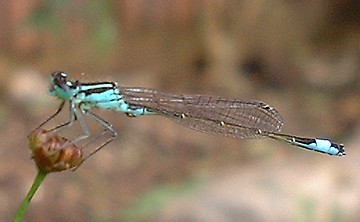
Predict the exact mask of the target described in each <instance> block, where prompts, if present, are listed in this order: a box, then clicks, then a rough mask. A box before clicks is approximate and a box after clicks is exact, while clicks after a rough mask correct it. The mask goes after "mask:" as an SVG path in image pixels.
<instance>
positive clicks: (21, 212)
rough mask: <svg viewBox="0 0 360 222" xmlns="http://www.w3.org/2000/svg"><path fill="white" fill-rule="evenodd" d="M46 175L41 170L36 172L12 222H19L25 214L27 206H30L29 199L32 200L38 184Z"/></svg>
mask: <svg viewBox="0 0 360 222" xmlns="http://www.w3.org/2000/svg"><path fill="white" fill-rule="evenodd" d="M47 174H48V173H47V172H44V171H42V170H39V171H38V173H37V175H36V177H35V180H34V182H33V184H32V186H31V188H30V190H29V192H28V193H27V195H26V197H25V198H24V200H23V202H22V203H21V205H20V207H19V209H18V210H17V212H16V215H15V218H14V222H19V221H21V220H22V218H23V216H24V214H25V212H26V209H27V208H28V206H29V204H30V201H31V199H32V198H33V196H34V194H35V192H36V191H37V189H38V188H39V187H40V184H41V183H42V181H43V180H44V179H45V177H46V175H47Z"/></svg>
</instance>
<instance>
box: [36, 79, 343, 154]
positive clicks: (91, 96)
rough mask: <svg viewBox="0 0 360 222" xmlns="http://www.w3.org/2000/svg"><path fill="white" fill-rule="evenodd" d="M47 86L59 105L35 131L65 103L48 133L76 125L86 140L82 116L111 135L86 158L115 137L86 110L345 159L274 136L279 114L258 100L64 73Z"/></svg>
mask: <svg viewBox="0 0 360 222" xmlns="http://www.w3.org/2000/svg"><path fill="white" fill-rule="evenodd" d="M50 83H51V87H50V93H51V95H53V96H56V97H57V98H59V99H60V100H62V102H61V104H60V107H59V109H58V110H57V111H56V113H55V114H53V115H52V116H51V117H50V118H49V119H47V120H46V121H45V122H44V123H42V124H41V125H40V126H39V127H41V126H42V125H44V124H45V123H46V122H48V121H49V120H50V119H52V118H53V117H55V116H56V115H57V114H59V113H60V111H61V110H62V109H63V107H64V105H65V103H66V102H69V107H70V119H69V121H68V122H66V123H64V124H62V125H60V126H57V127H56V128H54V130H57V129H60V128H62V127H64V126H68V125H71V124H72V123H74V122H75V121H76V120H79V122H80V125H81V127H82V129H83V131H84V135H83V136H81V137H79V138H78V139H77V140H81V139H85V138H87V137H89V135H90V133H89V130H88V127H87V125H86V123H85V121H84V119H83V117H82V116H83V115H86V116H88V117H90V118H92V119H93V120H95V121H96V122H98V123H99V124H100V125H102V126H103V127H104V129H105V130H108V131H110V132H111V134H112V136H111V138H109V139H108V140H107V141H106V142H104V143H103V144H102V145H100V146H99V147H97V148H96V149H95V150H94V151H93V152H92V153H91V154H90V155H89V156H91V155H92V154H94V153H95V152H97V151H99V150H100V149H101V148H102V147H104V146H105V145H106V144H108V143H110V142H111V141H112V140H113V139H114V138H115V137H116V136H117V133H116V131H115V130H114V129H113V127H112V125H111V124H110V123H108V122H107V121H105V120H104V119H102V118H101V117H99V116H98V115H96V114H94V113H92V112H91V111H90V110H91V109H92V108H100V109H110V110H115V111H119V112H122V113H125V114H126V115H128V116H129V117H137V116H142V115H161V116H164V117H167V118H169V119H171V120H173V121H175V122H177V123H179V124H181V125H183V126H186V127H188V128H191V129H194V130H197V131H200V132H203V133H212V134H218V135H221V136H228V137H234V138H239V139H252V138H264V137H267V138H272V139H275V140H278V141H282V142H286V143H289V144H291V145H295V146H298V147H302V148H305V149H308V150H314V151H317V152H321V153H326V154H329V155H335V156H342V155H345V149H344V145H342V144H337V143H334V142H332V141H331V140H329V139H322V138H303V137H298V136H292V135H287V134H282V133H280V132H281V128H282V125H283V119H282V117H281V115H280V114H279V112H278V111H277V110H276V109H274V108H273V107H271V106H269V105H268V104H266V103H264V102H261V101H256V100H254V101H242V100H238V99H225V98H221V97H214V96H203V95H176V94H170V93H164V92H160V91H156V90H153V89H147V88H135V87H120V86H118V85H117V84H116V83H115V82H93V83H81V82H79V81H70V80H68V78H67V74H66V73H64V72H54V73H53V74H52V75H51V77H50ZM73 142H75V141H73ZM89 156H88V157H89Z"/></svg>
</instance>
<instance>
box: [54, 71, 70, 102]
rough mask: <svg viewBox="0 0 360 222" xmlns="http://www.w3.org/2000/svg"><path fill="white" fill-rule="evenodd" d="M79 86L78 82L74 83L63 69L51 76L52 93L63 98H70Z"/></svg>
mask: <svg viewBox="0 0 360 222" xmlns="http://www.w3.org/2000/svg"><path fill="white" fill-rule="evenodd" d="M76 86H77V83H76V82H75V83H73V82H71V81H70V80H68V79H67V74H66V73H65V72H62V71H57V72H54V73H52V74H51V77H50V89H49V92H50V94H51V95H53V96H56V97H58V98H60V99H62V100H69V99H70V98H71V97H72V96H73V94H72V90H74V89H75V88H76Z"/></svg>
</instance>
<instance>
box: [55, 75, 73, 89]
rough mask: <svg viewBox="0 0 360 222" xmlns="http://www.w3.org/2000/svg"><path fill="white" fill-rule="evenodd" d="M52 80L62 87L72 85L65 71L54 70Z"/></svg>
mask: <svg viewBox="0 0 360 222" xmlns="http://www.w3.org/2000/svg"><path fill="white" fill-rule="evenodd" d="M52 81H53V84H54V85H57V86H58V87H60V88H63V89H65V88H66V89H67V88H69V87H71V86H72V84H70V83H69V82H68V80H67V74H66V73H65V72H61V71H59V72H54V73H53V74H52Z"/></svg>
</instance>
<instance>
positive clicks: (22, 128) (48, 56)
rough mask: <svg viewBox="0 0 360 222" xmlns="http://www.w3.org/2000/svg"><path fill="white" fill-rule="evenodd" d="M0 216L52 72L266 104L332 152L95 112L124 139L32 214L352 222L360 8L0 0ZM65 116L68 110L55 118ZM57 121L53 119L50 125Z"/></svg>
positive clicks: (43, 110) (10, 205)
mask: <svg viewBox="0 0 360 222" xmlns="http://www.w3.org/2000/svg"><path fill="white" fill-rule="evenodd" d="M0 6H1V7H0V15H1V16H0V18H1V20H0V48H1V50H0V70H1V71H0V76H1V81H0V90H1V94H0V97H1V100H0V130H1V134H0V142H1V148H0V166H1V167H0V217H1V221H10V220H11V218H12V217H13V216H14V214H15V211H16V209H17V207H18V206H19V204H20V202H21V200H22V198H23V197H24V196H25V194H26V192H27V190H28V189H29V187H30V185H31V182H32V179H33V178H34V176H35V174H36V168H35V165H34V163H33V162H32V160H30V150H29V149H28V147H27V139H26V136H27V134H28V133H29V132H30V131H31V130H32V129H33V128H35V127H36V126H37V125H38V124H40V123H41V122H42V121H43V120H45V119H46V118H47V117H48V116H50V115H51V114H52V113H53V112H55V110H56V108H57V106H58V102H59V101H57V100H56V99H55V98H52V97H50V96H49V95H48V93H47V90H48V89H47V87H48V77H49V74H50V73H52V72H53V71H57V70H63V71H66V72H68V73H69V75H70V78H71V79H73V80H76V79H80V80H81V81H104V80H106V81H117V82H118V83H119V85H123V86H143V87H149V88H156V89H159V90H162V91H169V92H173V93H188V94H189V93H192V94H209V95H221V96H224V97H235V98H243V99H259V100H263V101H265V102H267V103H269V104H271V105H272V106H274V107H276V109H277V110H279V112H280V113H281V114H282V115H283V117H284V121H285V124H284V128H283V131H284V132H286V133H290V134H296V135H299V136H310V137H311V136H320V137H322V136H323V137H329V138H333V139H334V140H335V141H337V142H342V143H344V144H345V147H346V150H347V154H348V155H347V156H345V157H331V156H328V155H322V154H319V153H315V152H310V151H305V150H301V149H296V148H294V147H292V146H289V145H286V144H282V143H279V142H276V141H271V140H266V139H265V140H235V139H229V138H221V137H216V136H209V135H203V134H201V133H198V132H195V131H192V130H189V129H186V128H183V127H181V126H179V125H177V124H174V123H173V122H171V121H169V120H166V119H164V118H160V117H140V118H128V117H126V116H125V115H122V114H119V113H114V112H108V111H99V112H97V113H98V114H99V115H100V116H102V117H105V118H106V119H107V120H108V121H109V122H111V123H112V124H113V125H114V128H115V129H116V130H117V131H118V132H119V137H118V138H117V139H116V141H115V142H113V143H111V144H110V145H109V146H107V147H106V148H104V149H103V150H101V151H100V152H99V153H97V154H96V155H95V156H93V157H92V158H90V159H89V160H88V161H87V162H85V164H83V166H82V167H81V168H80V169H78V170H77V171H76V172H75V173H73V172H71V171H69V172H63V173H54V174H51V175H49V176H48V178H46V180H45V182H44V183H43V184H42V186H41V188H40V189H39V191H38V192H37V193H36V195H35V197H34V200H33V201H32V203H31V206H30V208H29V210H28V212H27V214H26V217H25V219H26V221H355V220H356V219H358V218H359V217H360V214H359V212H360V188H359V187H360V179H359V176H360V172H359V168H360V165H359V160H358V158H357V157H359V156H360V152H359V149H358V143H359V142H360V131H359V126H358V122H359V121H358V119H359V118H358V117H359V113H360V102H359V101H360V94H359V85H360V78H359V77H360V76H359V65H360V62H359V54H360V50H359V49H360V35H359V31H360V13H359V12H360V3H359V2H358V1H355V0H346V1H344V0H342V1H340V0H329V1H325V0H320V1H318V0H302V1H289V0H288V1H286V0H271V1H269V0H256V1H246V0H244V1H235V0H219V1H215V0H209V1H205V0H196V1H195V0H193V1H190V0H172V1H160V0H127V1H126V0H124V1H85V0H83V1H81V0H77V1H36V0H30V1H29V0H27V1H25V0H16V1H0ZM66 118H68V115H67V113H66V112H65V114H64V115H63V120H65V119H66ZM53 124H54V125H55V124H57V123H56V122H54V123H53Z"/></svg>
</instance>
